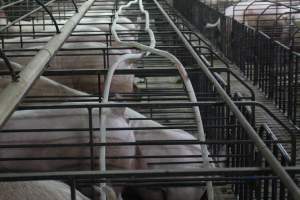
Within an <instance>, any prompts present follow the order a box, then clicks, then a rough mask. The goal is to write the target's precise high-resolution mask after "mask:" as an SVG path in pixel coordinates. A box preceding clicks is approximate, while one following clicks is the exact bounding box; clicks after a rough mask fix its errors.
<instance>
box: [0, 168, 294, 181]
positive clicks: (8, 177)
mask: <svg viewBox="0 0 300 200" xmlns="http://www.w3.org/2000/svg"><path fill="white" fill-rule="evenodd" d="M283 169H284V170H286V171H287V172H290V173H300V167H299V166H298V167H283ZM271 173H272V169H270V168H263V167H234V168H200V169H190V170H189V171H186V170H182V169H181V170H180V169H178V170H175V169H172V170H171V169H169V170H158V169H156V170H138V171H137V170H126V171H125V170H106V171H105V172H101V171H98V170H95V171H64V172H42V173H5V174H4V173H2V174H0V181H15V180H20V181H21V180H22V181H26V180H49V179H58V180H64V179H65V180H70V178H75V179H76V180H80V179H82V180H88V179H92V178H112V179H113V178H123V177H125V178H126V177H130V178H132V177H135V178H147V177H149V178H154V177H174V176H176V177H180V176H185V177H189V176H190V177H193V176H215V175H216V176H217V175H224V176H232V174H235V175H236V176H239V175H252V176H253V174H271ZM254 177H255V176H254Z"/></svg>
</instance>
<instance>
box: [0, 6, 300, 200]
mask: <svg viewBox="0 0 300 200" xmlns="http://www.w3.org/2000/svg"><path fill="white" fill-rule="evenodd" d="M52 2H53V3H54V5H52ZM58 2H60V1H49V2H48V3H49V5H47V6H48V7H50V8H51V5H52V6H53V8H52V9H50V10H51V13H52V14H53V16H54V18H55V19H57V21H58V22H59V20H61V19H70V18H71V17H72V14H75V13H76V7H74V5H73V4H63V5H65V6H62V4H59V5H55V3H57V4H58ZM88 2H92V1H88ZM126 2H127V1H104V0H96V1H93V2H92V3H91V7H90V8H89V9H88V11H90V12H87V13H86V14H85V15H84V16H83V17H84V18H87V17H91V18H109V19H110V22H107V21H106V22H101V23H100V24H101V25H102V26H101V27H103V26H104V28H103V29H106V30H104V31H103V30H101V29H100V31H99V30H98V31H97V30H96V29H95V30H96V31H92V29H89V31H88V33H87V31H83V30H81V29H78V30H76V29H75V30H73V31H72V32H71V35H72V36H71V37H76V36H78V35H82V36H83V37H84V36H86V38H88V40H87V41H86V40H84V41H83V42H86V43H87V42H101V43H103V44H104V46H101V45H99V46H96V48H95V47H94V46H91V47H86V46H85V47H84V48H79V47H78V48H75V49H72V48H70V49H67V48H65V49H64V46H62V48H61V49H60V50H59V51H58V52H55V55H54V56H55V57H54V56H53V58H52V59H51V60H50V62H47V63H44V66H43V67H44V68H43V71H42V72H41V73H42V75H43V78H45V77H46V78H48V79H53V80H55V81H57V82H60V81H62V82H60V83H61V84H62V83H63V84H66V82H71V83H73V82H75V80H77V81H78V80H82V79H87V80H95V81H89V82H84V83H85V84H86V85H89V84H92V85H91V86H93V87H95V89H94V90H91V91H90V90H88V91H82V92H79V91H74V94H73V95H72V92H71V91H70V90H68V95H65V94H64V93H59V94H57V95H55V94H52V93H51V95H49V93H48V90H47V87H46V86H49V87H50V86H51V87H53V82H52V83H51V82H50V81H48V82H47V84H48V85H46V86H44V87H45V89H44V90H43V88H42V89H40V88H37V86H36V87H35V86H34V85H33V87H32V88H31V89H28V95H26V96H25V94H24V98H21V101H20V102H19V104H18V107H17V108H16V111H15V112H14V113H13V115H12V116H11V118H10V119H8V121H7V124H2V129H1V134H7V137H5V135H3V139H2V141H0V142H1V145H0V148H1V157H0V160H1V161H0V162H1V163H2V164H1V167H0V168H1V169H2V172H3V173H1V174H0V181H1V182H14V181H37V180H57V181H63V182H64V183H66V184H68V185H69V186H70V198H69V199H72V200H73V199H76V198H78V196H77V195H76V190H79V191H81V192H82V193H83V194H85V195H86V196H87V197H88V198H90V199H99V196H100V195H99V192H98V190H97V189H96V188H95V186H98V185H99V184H100V183H106V184H108V185H109V186H111V187H112V188H113V189H114V190H115V192H116V193H117V194H118V195H122V198H123V199H201V198H202V199H205V198H207V197H206V192H205V191H206V183H207V182H212V184H213V188H214V197H213V199H225V198H226V199H254V198H255V199H266V198H272V199H288V198H292V197H294V198H295V199H296V198H297V191H295V190H293V186H294V183H293V181H291V180H290V179H289V178H288V175H287V174H284V173H282V171H281V170H280V169H283V170H287V172H288V173H289V176H290V177H291V178H294V176H295V175H297V173H298V168H297V166H295V159H296V155H295V153H296V152H295V148H296V147H295V139H294V137H295V135H294V133H293V132H291V133H290V138H289V139H286V140H281V139H277V138H276V137H275V136H274V134H273V133H272V131H270V129H269V128H268V122H267V121H266V123H265V124H264V125H262V126H258V125H257V124H256V116H255V114H254V111H255V109H257V106H258V105H257V104H256V102H255V97H254V96H253V95H251V91H250V92H249V94H250V95H249V96H246V97H239V96H238V94H234V93H233V91H232V90H231V86H230V77H231V76H232V74H231V73H230V69H229V68H228V63H227V62H226V61H224V60H223V59H222V58H221V57H219V56H218V55H217V54H216V53H215V51H214V50H213V49H212V48H211V47H210V46H209V45H208V44H206V45H205V46H203V45H202V44H205V41H203V40H202V39H201V38H200V37H198V36H197V34H195V33H194V32H193V31H192V30H191V27H190V26H189V25H188V24H187V23H186V22H185V21H184V20H183V19H182V17H181V16H180V15H179V14H178V13H177V12H176V11H175V10H174V9H172V7H170V6H168V4H167V3H166V2H165V1H164V0H160V1H156V0H149V1H144V2H143V3H144V7H145V10H148V11H149V13H150V19H151V20H150V25H151V28H152V29H153V31H154V34H155V36H156V41H157V44H156V47H157V48H158V49H163V50H166V51H168V52H171V53H172V54H174V55H175V56H176V57H177V58H178V59H179V60H180V61H181V62H182V63H183V65H184V66H185V67H186V70H187V72H188V76H189V78H190V79H191V82H192V84H193V87H194V90H195V92H196V96H197V102H196V103H191V102H190V100H189V98H188V93H187V90H186V88H185V86H184V84H183V81H182V80H181V78H180V76H179V74H178V71H177V69H176V68H175V66H174V64H173V63H171V62H170V61H168V60H167V59H165V58H163V57H161V56H158V55H154V54H151V55H149V56H144V57H143V58H142V59H140V60H137V61H133V62H131V63H127V64H128V65H131V66H132V67H130V68H122V69H118V70H117V71H116V74H117V75H119V77H122V76H123V77H124V76H130V77H134V82H133V84H134V87H133V89H132V90H127V91H124V90H119V89H118V86H116V88H115V90H114V91H113V92H111V96H110V101H111V102H110V103H106V104H103V103H101V98H102V88H103V86H102V84H103V81H101V80H104V79H105V76H106V74H107V69H108V68H109V67H111V65H112V64H113V63H112V56H114V55H116V54H117V55H118V54H120V55H122V54H124V53H126V52H127V50H128V51H130V52H135V51H137V49H135V48H128V47H123V46H122V47H118V46H116V45H114V44H113V43H114V40H113V38H112V34H111V32H110V26H111V24H112V20H113V16H114V13H115V11H116V9H117V8H119V6H120V5H124V4H125V3H126ZM60 3H61V2H60ZM85 3H87V2H84V1H76V5H77V6H78V7H79V8H80V7H81V6H84V5H85ZM12 4H13V5H12V6H14V3H12ZM9 7H10V6H9ZM102 8H103V10H102ZM11 9H13V7H12V8H11ZM60 9H63V10H65V12H60V11H58V10H60ZM66 10H68V11H69V12H67V11H66ZM70 10H71V11H70ZM40 11H41V12H45V11H44V10H42V8H40ZM70 12H71V13H72V14H70ZM80 12H82V10H80V11H79V13H80ZM139 14H140V13H139V9H138V5H133V6H132V7H130V8H128V9H127V10H126V13H124V16H126V17H127V18H128V19H130V20H131V21H132V25H135V27H136V29H133V30H130V29H129V30H126V29H123V30H121V31H120V32H119V34H120V35H121V36H122V38H123V40H129V41H134V40H135V41H138V42H140V43H143V44H149V37H148V36H147V35H146V34H145V31H144V30H143V26H144V25H143V24H144V23H145V21H144V19H143V18H140V17H139ZM39 15H40V17H41V19H45V21H44V24H45V25H46V26H49V25H50V26H53V23H51V22H49V21H46V19H47V17H49V16H48V15H47V14H45V13H43V15H42V14H40V13H39V10H38V11H36V12H33V13H31V14H30V15H29V16H30V17H29V18H31V19H32V18H33V19H35V18H34V16H39ZM43 16H44V17H43ZM60 17H61V18H60ZM48 19H49V18H48ZM18 20H21V19H18ZM34 22H35V21H34V20H32V21H31V24H30V23H27V24H25V25H24V26H28V27H29V26H32V30H37V29H38V28H34V27H35V26H39V25H41V24H42V23H41V24H35V23H34ZM39 22H42V21H39ZM16 24H18V21H17V22H16ZM97 24H99V22H97V23H84V21H83V22H81V23H80V24H79V25H78V24H77V26H80V25H81V26H90V25H97ZM128 24H129V22H123V25H124V26H125V25H128ZM58 25H63V24H58ZM11 26H13V25H11V24H10V25H7V26H6V27H4V28H3V30H2V32H1V35H2V43H1V44H2V51H3V52H4V53H3V55H2V58H4V59H5V57H6V58H7V59H8V60H10V61H14V62H17V63H21V64H22V65H24V66H26V65H29V64H30V63H31V61H32V60H34V59H37V58H34V56H36V55H39V54H38V51H39V50H40V49H43V47H45V46H46V45H47V44H48V42H49V40H46V41H43V42H39V41H36V40H34V41H33V40H31V39H30V40H27V41H26V40H23V38H24V37H25V36H27V37H31V38H33V39H35V38H41V37H45V36H48V37H55V36H57V35H58V33H56V31H57V30H56V28H54V29H52V30H50V31H49V30H48V31H46V32H44V31H42V30H40V31H30V30H29V31H26V32H22V31H21V32H20V31H19V32H13V33H11V32H9V30H8V29H9V27H11ZM20 26H21V27H22V25H21V23H19V25H17V27H19V29H18V30H22V28H20ZM107 27H109V28H108V29H107ZM58 28H59V29H60V31H61V32H62V33H64V31H65V30H64V29H63V28H62V26H58ZM11 30H13V29H11ZM27 30H28V29H27ZM12 35H13V36H14V37H18V38H20V39H18V40H17V41H19V42H17V44H16V45H15V44H14V46H13V48H9V46H10V45H9V44H8V43H7V41H8V42H9V41H11V40H7V39H11V37H12ZM97 36H99V37H97ZM86 38H81V40H80V41H76V40H75V42H74V40H72V41H67V42H69V43H72V42H74V43H76V42H82V40H83V39H86ZM99 38H100V40H99ZM69 39H70V38H69ZM30 43H37V44H38V46H42V48H37V49H28V48H27V47H28V46H33V45H31V44H30ZM50 43H51V40H50ZM34 46H35V44H34ZM113 50H120V51H119V52H117V53H116V52H114V51H113ZM80 56H81V57H82V56H84V57H85V56H88V57H89V58H90V60H91V61H94V60H96V59H94V58H99V62H97V63H96V64H97V65H96V66H99V67H100V68H96V67H95V68H91V67H90V65H91V64H89V65H87V64H86V63H84V62H83V63H82V67H78V68H76V69H74V68H72V61H73V62H75V61H77V62H78V59H77V58H78V57H80ZM61 57H62V58H63V59H59V58H61ZM216 58H217V62H218V63H222V64H223V66H224V67H215V65H216ZM41 59H42V58H41ZM65 59H70V62H60V63H62V64H61V65H62V66H60V68H57V66H56V64H57V63H58V61H60V60H63V61H65ZM53 60H55V61H56V62H53ZM87 60H88V59H87ZM85 62H86V61H85ZM65 63H67V65H65ZM46 64H48V65H46ZM76 64H77V63H74V65H76ZM6 67H7V66H6V65H4V66H2V68H1V75H2V76H3V77H5V78H6V79H9V81H8V82H7V83H6V85H7V86H9V87H12V88H14V87H16V86H14V85H15V84H16V82H14V81H12V80H10V75H11V72H10V71H9V70H7V69H6ZM14 70H15V73H16V74H18V75H19V76H20V77H19V79H20V80H19V81H25V84H27V82H26V78H28V79H30V78H31V77H23V76H22V73H21V72H22V69H16V68H14ZM20 71H21V72H20ZM220 74H226V76H227V79H223V78H222V76H220ZM39 75H40V74H38V75H36V76H37V78H38V77H39ZM74 77H76V78H77V79H74ZM38 81H40V80H36V83H38ZM57 82H56V83H57ZM80 83H81V82H80ZM32 84H33V83H32ZM32 84H29V85H32ZM95 85H96V86H95ZM69 86H73V85H72V84H70V85H69ZM17 87H18V86H17ZM20 87H21V86H20ZM79 87H80V88H75V89H82V87H81V86H80V84H79ZM245 87H246V88H247V85H245ZM5 89H6V88H4V89H2V90H1V92H2V94H3V93H4V94H5V92H7V90H5ZM36 91H38V92H36ZM10 92H14V90H11V91H10ZM18 95H19V94H17V93H16V97H15V98H17V97H18ZM4 97H5V95H4ZM22 97H23V96H22ZM2 100H3V99H2ZM0 101H1V100H0ZM11 102H12V103H13V102H14V101H11ZM11 106H12V105H11V104H7V105H5V107H11ZM194 106H197V107H199V108H200V111H201V116H202V121H203V126H204V130H205V133H206V137H207V140H206V141H200V140H199V138H198V135H197V126H196V120H195V116H194V113H193V110H192V108H193V107H194ZM104 108H111V110H115V112H113V114H111V115H110V114H109V113H108V114H107V113H106V114H107V115H109V116H110V117H111V118H112V121H111V122H110V123H108V127H107V133H108V138H107V141H106V142H99V138H97V136H98V134H99V129H100V127H99V118H101V116H99V110H101V109H104ZM107 112H109V111H107ZM3 113H4V112H3ZM3 113H2V112H1V113H0V115H1V116H3V115H4V114H3ZM116 113H117V114H116ZM47 116H49V122H47V120H48V118H47ZM79 117H80V118H79ZM77 118H79V119H77ZM116 119H118V120H119V122H121V123H117V122H116V121H114V120H116ZM27 120H28V121H30V120H32V122H31V123H30V124H29V123H28V122H27ZM279 122H280V121H279ZM10 124H11V125H10ZM129 132H130V133H129ZM132 132H133V136H134V138H131V139H129V136H128V137H125V134H127V133H128V134H131V133H132ZM112 133H113V134H112ZM118 133H119V134H120V136H119V135H118ZM253 133H255V134H256V135H257V136H259V137H256V136H254V135H253ZM70 134H71V135H70ZM110 134H112V135H111V138H112V139H111V140H110ZM9 135H15V137H12V139H11V140H12V141H10V142H7V143H5V141H9V139H8V138H9V137H8V136H9ZM42 135H45V136H43V138H46V139H47V135H49V137H51V138H50V139H49V140H39V139H37V138H39V137H42ZM51 135H52V136H51ZM56 135H58V136H56ZM60 135H61V136H60ZM77 135H80V137H78V136H77ZM131 135H132V134H131ZM54 136H55V137H59V138H55V137H54ZM122 136H123V137H122ZM18 137H20V139H18ZM61 137H62V139H61ZM27 140H28V141H29V142H28V141H27ZM24 141H25V142H24ZM262 144H265V146H262ZM200 145H207V146H208V149H209V152H210V155H209V156H210V163H211V165H210V167H209V168H206V167H204V166H203V159H202V155H201V151H200V150H199V147H200ZM103 146H104V147H106V150H107V154H106V163H107V170H105V171H100V170H99V169H98V161H99V153H98V150H99V148H100V147H103ZM263 147H264V148H263ZM127 149H131V150H132V151H131V152H130V153H128V154H126V153H125V152H126V150H127ZM286 149H287V150H286ZM266 151H268V152H266ZM25 152H26V153H25ZM27 152H28V153H27ZM72 152H75V153H74V154H72ZM274 160H275V162H274ZM279 162H280V163H279ZM68 163H69V164H70V163H75V164H72V166H70V165H68ZM128 163H129V165H127V164H128ZM58 165H59V166H58ZM274 166H276V167H277V170H275V171H272V170H271V169H270V168H269V167H271V168H272V167H274ZM278 168H279V170H278ZM272 169H273V168H272ZM109 198H110V197H109V196H108V199H109Z"/></svg>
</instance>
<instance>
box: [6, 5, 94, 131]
mask: <svg viewBox="0 0 300 200" xmlns="http://www.w3.org/2000/svg"><path fill="white" fill-rule="evenodd" d="M94 1H95V0H88V1H87V2H85V3H84V4H83V5H82V6H81V7H80V9H79V12H78V13H77V14H75V15H74V16H73V17H72V18H71V19H70V20H69V21H68V22H67V23H66V24H65V26H64V27H63V28H62V30H61V33H59V34H57V35H55V36H54V37H53V38H52V39H51V40H50V41H49V42H48V44H47V45H46V46H45V47H44V48H43V49H41V50H40V51H39V52H38V53H37V55H36V56H35V57H34V58H33V59H32V60H31V61H30V62H29V63H28V65H27V66H26V67H24V68H23V70H22V71H21V72H20V74H19V76H20V78H19V81H18V82H13V83H10V84H9V85H8V86H7V87H6V88H5V89H4V90H3V91H2V92H1V93H0V128H1V127H2V126H3V125H4V123H5V122H6V121H7V120H8V118H9V116H10V115H11V114H12V112H13V111H14V110H15V108H16V106H17V105H18V104H19V102H20V101H21V100H22V98H23V97H24V96H25V94H26V93H27V92H28V91H29V89H30V88H31V86H32V85H33V83H34V82H35V81H36V80H37V79H38V77H39V76H40V75H41V73H43V71H44V69H45V67H46V65H47V64H48V62H49V61H50V59H51V58H52V57H53V56H55V54H56V52H57V51H58V49H59V48H60V47H61V46H62V45H63V43H64V42H65V40H66V39H67V38H68V37H69V35H70V34H71V33H72V31H73V30H74V28H75V27H76V25H77V24H78V23H79V22H80V20H81V18H82V17H83V16H84V15H85V13H86V12H87V11H88V9H89V8H90V7H91V6H92V4H93V3H94Z"/></svg>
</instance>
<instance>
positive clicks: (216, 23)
mask: <svg viewBox="0 0 300 200" xmlns="http://www.w3.org/2000/svg"><path fill="white" fill-rule="evenodd" d="M205 28H207V29H209V28H218V30H219V31H221V18H219V19H218V20H217V21H216V22H215V23H207V24H206V25H205Z"/></svg>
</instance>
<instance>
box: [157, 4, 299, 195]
mask: <svg viewBox="0 0 300 200" xmlns="http://www.w3.org/2000/svg"><path fill="white" fill-rule="evenodd" d="M153 2H154V3H155V4H156V6H157V7H158V8H159V10H160V12H161V13H162V14H163V15H164V17H165V18H166V20H167V21H168V22H169V24H170V25H171V26H172V27H173V29H174V31H176V33H177V34H178V36H179V37H180V38H181V40H182V42H183V43H184V44H185V46H186V48H187V49H188V50H189V51H190V53H191V54H192V56H193V57H194V59H195V60H196V61H197V63H198V65H199V67H200V68H201V69H202V71H203V72H204V74H205V75H206V76H207V78H208V79H209V80H210V81H211V82H212V83H213V84H214V86H215V88H216V90H217V92H218V93H219V94H220V96H221V97H222V98H223V100H224V101H225V103H226V104H227V106H228V107H229V108H230V109H231V111H232V112H233V113H234V114H235V116H236V118H237V119H238V121H239V122H240V124H241V125H242V127H243V128H244V129H245V131H246V132H247V134H248V136H249V138H250V139H252V140H253V141H254V143H255V145H256V147H257V149H258V150H259V151H260V152H261V154H262V155H263V156H264V158H265V159H266V160H267V162H268V163H269V165H270V167H271V169H272V170H273V171H274V172H275V174H276V175H278V177H279V178H280V180H281V181H282V182H283V184H284V185H285V187H286V188H287V189H288V191H289V192H290V193H291V194H292V196H293V198H294V199H295V200H298V199H300V190H299V188H298V186H297V185H296V183H295V182H294V181H293V180H292V178H291V177H290V176H289V174H288V173H287V172H286V171H285V170H284V168H283V167H282V166H281V164H280V162H278V160H277V159H276V158H275V157H274V156H273V154H272V152H271V151H270V150H269V149H268V147H267V146H266V144H265V143H264V141H263V140H262V139H261V138H260V137H259V135H258V134H257V133H256V131H255V130H254V129H253V127H252V126H251V125H250V124H249V122H248V121H247V119H246V118H245V116H244V115H243V114H242V113H241V111H240V110H239V109H238V107H237V106H236V105H235V104H234V102H233V101H232V100H231V98H230V97H229V96H228V94H227V93H226V91H224V90H223V88H222V86H221V85H220V84H219V83H218V81H217V80H216V79H215V77H214V76H213V74H212V73H211V72H210V71H209V69H208V68H207V67H206V66H205V64H204V63H203V61H202V60H201V59H200V58H199V57H198V55H197V52H195V50H194V49H193V47H191V45H190V44H189V42H188V41H187V40H186V38H185V37H184V35H183V34H182V33H181V32H180V30H179V29H178V28H177V26H176V25H175V24H174V22H173V21H172V20H171V18H170V17H169V16H168V14H167V13H166V12H165V11H164V9H163V8H162V7H161V5H160V4H159V3H158V1H157V0H153Z"/></svg>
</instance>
